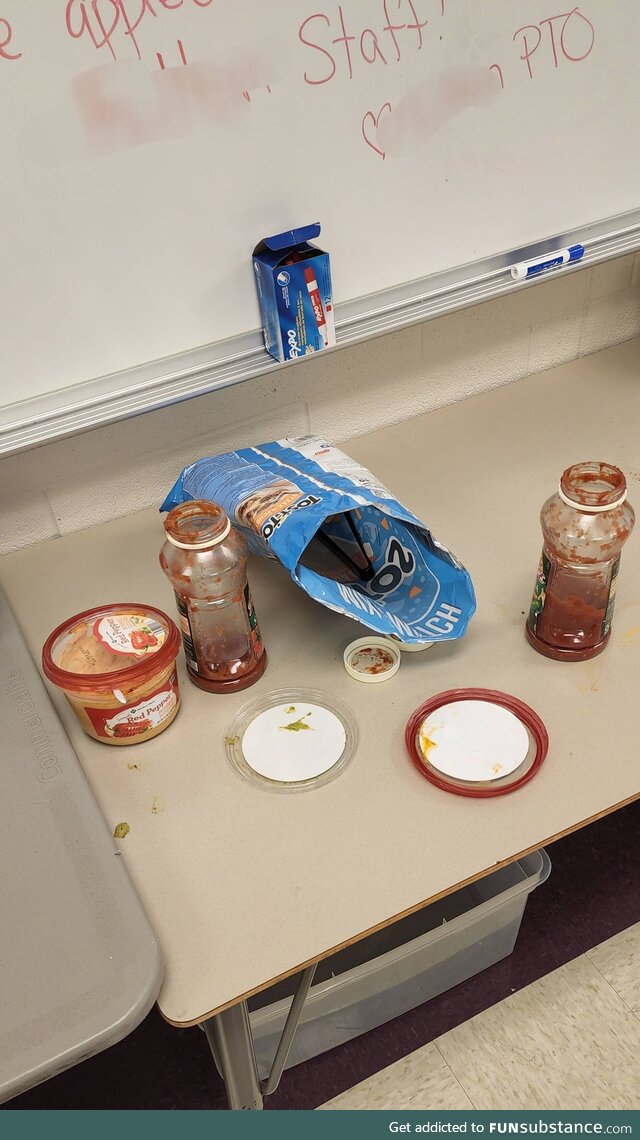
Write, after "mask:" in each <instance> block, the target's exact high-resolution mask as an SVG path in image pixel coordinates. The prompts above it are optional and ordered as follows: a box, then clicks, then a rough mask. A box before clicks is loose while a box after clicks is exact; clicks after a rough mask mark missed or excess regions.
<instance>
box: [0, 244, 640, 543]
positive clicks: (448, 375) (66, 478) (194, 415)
mask: <svg viewBox="0 0 640 1140" xmlns="http://www.w3.org/2000/svg"><path fill="white" fill-rule="evenodd" d="M638 335H640V254H635V255H628V256H626V257H622V258H618V259H617V260H615V261H611V262H606V263H604V264H602V265H599V266H596V267H595V268H593V269H586V268H585V269H582V270H579V271H577V272H572V273H571V274H570V275H568V276H566V277H560V276H558V277H555V278H554V279H552V280H546V281H539V282H537V283H536V284H535V285H534V286H532V287H529V288H527V289H523V290H520V291H519V292H517V293H514V295H513V296H510V297H507V298H502V299H500V300H497V301H489V302H486V303H485V304H482V305H478V306H476V307H474V308H471V309H465V310H463V311H462V312H459V313H454V314H452V315H451V316H446V317H440V318H438V319H437V320H432V321H428V322H426V323H425V324H422V325H415V326H413V327H411V328H408V329H405V330H403V331H401V332H396V333H389V334H388V335H386V336H384V337H379V338H377V339H376V340H373V341H369V342H367V343H364V344H361V345H356V346H354V347H352V348H344V349H340V350H338V351H334V352H330V353H327V354H319V355H318V356H316V357H312V358H309V359H307V360H304V361H299V362H297V363H296V364H295V365H292V366H290V367H287V368H283V369H278V370H276V371H274V372H273V373H272V374H270V375H268V376H263V377H260V378H258V379H256V380H249V381H246V382H245V383H243V384H240V385H237V386H236V387H233V388H226V389H223V390H222V391H219V392H212V393H211V394H210V395H208V396H200V397H198V398H196V399H193V400H189V401H187V402H185V403H183V404H178V405H175V406H173V407H172V408H168V409H164V410H162V411H157V412H149V413H147V414H146V415H144V416H140V417H138V418H135V419H131V420H127V421H125V422H123V423H121V424H114V425H111V426H110V427H104V428H97V429H96V430H94V431H91V432H85V433H84V434H82V435H78V436H74V437H73V438H71V439H67V440H61V441H59V442H56V443H50V444H45V445H43V446H42V447H38V448H35V449H33V450H31V451H28V452H23V453H21V454H19V455H16V456H9V457H7V458H4V459H2V460H0V553H8V552H9V551H11V550H16V549H18V548H19V547H21V546H27V545H29V544H30V543H34V542H39V541H41V540H43V539H47V538H51V537H56V536H58V535H61V534H66V533H68V532H69V531H74V530H80V529H82V528H84V527H87V526H91V525H93V524H94V523H99V522H103V521H106V520H107V519H111V518H116V517H117V516H120V515H125V514H129V513H131V512H133V511H136V510H140V509H142V508H143V507H148V506H153V505H159V503H160V501H161V499H162V498H163V497H164V494H165V493H166V491H167V490H168V489H169V487H170V486H171V484H172V483H173V482H174V480H175V478H176V476H177V475H178V473H179V471H180V470H181V468H182V467H183V466H185V464H187V463H190V462H192V461H193V460H195V459H198V458H199V457H200V456H202V455H207V454H208V455H215V454H217V453H219V452H222V451H227V450H229V449H230V448H232V447H234V446H241V445H246V444H251V443H259V442H264V441H266V440H270V439H277V438H278V437H280V436H282V435H285V434H292V433H297V434H300V433H303V432H307V431H310V430H313V431H315V432H318V433H320V434H323V435H326V436H328V437H329V439H331V440H333V441H334V442H336V443H338V442H340V441H341V440H344V439H348V438H349V437H351V436H354V435H362V434H363V433H365V432H367V431H372V430H373V429H375V428H377V427H381V426H383V425H384V424H386V423H392V422H399V421H401V420H403V419H408V418H409V417H411V416H413V415H415V414H416V413H417V412H423V411H427V410H429V409H432V408H437V407H441V406H443V405H444V404H451V403H454V402H455V401H457V400H462V399H464V398H465V397H466V396H470V395H472V394H473V393H476V392H481V391H484V390H485V389H488V388H493V387H497V386H498V385H501V384H508V383H509V382H510V381H512V380H518V379H520V378H521V377H523V376H526V375H528V374H530V373H534V372H541V371H543V370H544V369H546V368H551V367H553V366H555V365H557V364H562V363H564V362H566V361H569V360H574V359H576V358H577V357H579V356H586V355H587V354H588V353H591V352H595V351H596V350H598V349H600V348H606V347H608V346H609V345H612V344H617V343H619V342H620V341H623V340H628V339H630V338H631V337H634V336H638Z"/></svg>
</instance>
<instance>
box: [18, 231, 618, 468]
mask: <svg viewBox="0 0 640 1140" xmlns="http://www.w3.org/2000/svg"><path fill="white" fill-rule="evenodd" d="M577 242H580V243H581V244H582V245H584V247H585V254H584V257H583V258H582V259H581V260H580V261H578V262H576V263H575V265H571V264H568V265H566V266H563V267H560V268H558V269H551V270H549V271H547V272H545V273H543V274H541V275H540V276H536V277H533V278H530V279H528V280H524V281H515V280H514V279H513V277H512V275H511V266H512V265H514V264H516V263H518V262H521V261H528V260H530V259H543V258H544V257H545V256H548V255H549V254H550V253H551V252H553V251H554V250H558V249H563V248H566V247H568V246H570V245H573V244H575V243H577ZM637 249H640V210H636V211H632V212H631V213H627V214H621V215H619V216H618V217H614V218H608V219H606V220H604V221H601V222H595V223H593V224H591V225H588V226H584V227H582V228H581V229H580V230H576V231H572V232H570V233H565V234H560V235H556V236H555V237H554V238H550V239H547V240H545V241H539V242H536V243H534V244H532V245H530V246H526V247H522V248H520V249H516V250H510V251H509V252H507V253H502V254H498V255H496V256H494V257H489V258H485V259H483V260H480V261H476V262H471V263H469V264H467V265H464V266H460V267H458V268H455V269H450V270H446V271H443V272H441V273H436V274H433V275H431V276H429V277H424V278H421V279H419V280H416V281H411V282H408V283H406V284H404V285H396V286H393V287H392V288H389V289H384V290H382V291H381V292H379V293H372V294H370V295H369V296H367V297H359V298H356V299H355V300H352V301H345V302H343V303H342V304H336V340H337V344H336V346H335V348H331V349H328V350H327V351H329V352H337V351H339V350H340V348H344V347H346V346H347V345H352V344H357V343H359V342H361V341H365V340H369V339H371V338H373V337H376V336H381V335H383V334H384V333H389V332H394V331H396V330H398V329H401V328H406V327H407V326H408V325H412V324H417V323H419V322H421V321H427V320H431V319H433V318H434V317H439V316H444V315H446V314H447V313H452V312H455V311H457V310H459V309H463V308H467V307H469V306H470V305H477V304H479V303H480V302H481V301H489V300H492V299H494V298H496V297H501V296H504V295H506V294H511V293H514V292H515V291H519V290H520V289H523V288H524V289H529V288H531V287H532V286H533V285H538V284H540V283H542V282H544V281H549V280H554V279H557V276H558V274H559V273H560V274H562V276H563V277H564V276H565V275H566V274H568V273H575V272H579V271H581V270H582V269H585V268H588V267H590V266H593V265H596V264H597V263H599V262H601V261H607V260H610V259H612V258H615V257H621V256H622V255H623V254H627V253H633V252H634V251H635V250H637ZM310 366H312V358H310V359H307V360H297V361H289V362H287V363H286V364H278V363H277V362H276V361H274V360H272V359H271V357H270V356H268V355H267V353H266V352H265V349H264V346H263V340H262V333H261V332H260V331H259V330H257V329H256V330H253V331H251V332H247V333H243V334H242V335H240V336H236V337H232V338H230V339H229V340H224V341H219V342H217V343H215V344H210V345H204V346H203V347H201V348H197V349H192V350H190V351H188V352H183V353H179V354H177V355H175V356H170V357H165V358H164V359H162V360H155V361H151V362H149V363H147V364H142V365H138V366H136V367H133V368H129V369H126V370H124V371H122V372H116V373H112V374H111V375H108V376H102V377H99V378H98V379H95V380H89V381H86V382H84V383H81V384H75V385H74V386H73V387H70V388H66V389H64V388H62V389H58V390H57V391H55V392H50V393H48V394H47V395H44V396H37V397H33V398H32V399H29V400H24V401H21V402H16V403H13V404H9V405H7V406H5V407H4V408H1V409H0V455H8V454H11V453H12V452H18V451H24V450H26V449H28V448H31V447H36V446H38V445H39V444H43V443H48V442H50V441H52V440H54V439H61V438H63V437H65V436H70V435H75V434H76V433H78V432H82V431H87V430H89V429H91V428H96V427H102V426H104V425H105V424H109V423H115V422H116V421H118V420H123V419H128V418H130V417H131V416H137V415H142V414H143V413H145V412H150V411H154V410H157V409H159V408H165V407H168V406H170V405H171V404H175V403H178V402H180V401H182V400H188V399H192V398H193V397H194V396H201V395H204V394H205V393H207V392H213V391H215V390H216V389H218V388H226V387H229V386H230V385H232V384H240V383H242V382H243V381H245V380H251V379H252V378H254V377H256V376H262V375H264V374H265V373H268V372H273V371H274V370H276V369H279V368H292V367H295V368H304V367H310Z"/></svg>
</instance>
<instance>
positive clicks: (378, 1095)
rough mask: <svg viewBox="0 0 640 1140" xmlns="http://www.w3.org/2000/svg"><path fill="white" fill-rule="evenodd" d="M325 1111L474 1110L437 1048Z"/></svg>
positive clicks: (405, 1059) (341, 1098)
mask: <svg viewBox="0 0 640 1140" xmlns="http://www.w3.org/2000/svg"><path fill="white" fill-rule="evenodd" d="M320 1108H321V1109H325V1108H327V1109H337V1108H339V1109H357V1108H365V1109H426V1108H432V1109H439V1110H441V1111H447V1110H451V1109H472V1108H473V1105H472V1103H471V1101H470V1100H469V1097H468V1096H467V1094H466V1093H465V1092H464V1090H463V1089H462V1088H461V1087H460V1084H459V1083H458V1081H457V1080H456V1078H455V1077H454V1075H453V1073H452V1072H451V1069H450V1068H449V1066H448V1065H447V1064H446V1062H445V1061H443V1059H442V1056H441V1055H440V1053H439V1052H438V1050H437V1049H436V1047H435V1045H425V1046H424V1047H423V1048H422V1049H417V1050H416V1052H415V1053H410V1054H409V1056H408V1057H403V1059H402V1060H401V1061H396V1062H395V1064H393V1065H389V1067H388V1068H387V1069H383V1070H382V1072H381V1073H376V1074H375V1075H374V1076H373V1077H370V1078H369V1079H368V1080H366V1081H362V1082H361V1084H359V1085H355V1086H354V1087H353V1088H352V1089H348V1090H347V1092H344V1093H341V1094H340V1096H337V1097H335V1098H334V1099H333V1100H330V1101H328V1102H327V1103H326V1104H322V1105H320Z"/></svg>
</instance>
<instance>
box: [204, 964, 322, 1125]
mask: <svg viewBox="0 0 640 1140" xmlns="http://www.w3.org/2000/svg"><path fill="white" fill-rule="evenodd" d="M315 972H316V964H315V963H314V965H313V966H308V967H307V969H306V970H303V971H302V973H301V975H300V980H299V982H298V985H297V988H296V992H295V994H294V996H293V1001H292V1002H291V1006H290V1009H289V1013H288V1015H287V1020H286V1022H285V1026H284V1029H283V1031H282V1036H281V1038H280V1041H279V1043H278V1048H277V1049H276V1054H275V1057H274V1059H273V1064H272V1066H271V1072H270V1073H269V1076H268V1077H267V1078H266V1080H264V1081H261V1080H260V1077H259V1075H258V1066H257V1064H256V1054H255V1049H254V1047H253V1035H252V1033H251V1021H250V1019H249V1008H248V1006H247V1003H246V1001H241V1002H238V1004H237V1005H233V1006H231V1008H230V1009H225V1010H223V1011H222V1013H217V1014H216V1015H215V1017H210V1018H209V1020H208V1021H203V1022H202V1023H201V1025H200V1028H201V1029H202V1030H203V1031H204V1033H205V1035H206V1038H207V1041H208V1042H209V1048H210V1049H211V1052H212V1054H213V1059H214V1061H215V1064H216V1068H217V1070H218V1072H219V1073H220V1076H221V1077H222V1079H223V1081H224V1083H225V1088H226V1090H227V1097H228V1099H229V1108H249V1109H261V1108H263V1107H264V1105H263V1099H262V1098H263V1095H264V1096H267V1095H268V1094H269V1093H272V1092H275V1090H276V1089H277V1087H278V1085H279V1083H280V1077H281V1076H282V1073H283V1071H284V1067H285V1065H286V1063H287V1057H288V1056H289V1051H290V1049H291V1045H292V1043H293V1038H294V1034H295V1031H296V1029H297V1027H298V1023H299V1021H300V1015H301V1014H302V1007H303V1005H304V1003H305V1000H306V997H307V994H308V993H309V989H310V987H311V983H312V981H313V975H314V974H315Z"/></svg>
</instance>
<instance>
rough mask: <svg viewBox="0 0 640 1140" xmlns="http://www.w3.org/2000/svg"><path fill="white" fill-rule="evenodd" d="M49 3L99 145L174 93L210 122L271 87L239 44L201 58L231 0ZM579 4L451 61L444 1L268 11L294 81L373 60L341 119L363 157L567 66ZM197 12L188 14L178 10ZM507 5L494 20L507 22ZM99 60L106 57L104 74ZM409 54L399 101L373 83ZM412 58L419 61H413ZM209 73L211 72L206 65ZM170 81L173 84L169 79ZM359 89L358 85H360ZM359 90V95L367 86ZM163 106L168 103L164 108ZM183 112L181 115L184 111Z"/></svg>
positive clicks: (132, 137)
mask: <svg viewBox="0 0 640 1140" xmlns="http://www.w3.org/2000/svg"><path fill="white" fill-rule="evenodd" d="M48 2H49V3H50V4H51V5H52V7H53V6H54V5H56V4H57V6H58V9H59V12H58V16H57V24H58V30H59V34H60V36H61V37H68V38H69V39H70V40H72V41H74V43H75V45H76V48H77V53H78V76H79V79H78V80H77V82H75V84H72V86H73V103H74V107H75V110H76V112H77V114H78V117H79V120H80V122H81V124H82V128H83V130H84V132H85V135H86V141H87V143H88V144H92V143H95V141H96V138H98V137H99V138H100V139H102V141H104V140H105V138H106V137H107V135H108V137H109V142H110V145H111V148H112V149H113V148H115V149H122V148H125V147H127V146H133V145H137V144H138V143H140V142H149V141H151V142H152V141H154V139H156V138H157V139H159V138H161V137H163V134H164V133H165V132H163V129H162V121H163V117H166V116H167V114H169V111H168V108H169V105H170V104H171V103H173V104H175V101H176V98H177V94H176V92H177V91H178V87H177V86H176V72H177V71H178V69H183V71H182V78H181V79H180V80H179V98H180V100H181V101H182V102H183V104H184V102H185V100H186V101H187V102H190V103H191V111H192V112H193V110H194V109H195V110H196V111H197V113H198V115H199V117H200V120H202V119H204V120H205V121H207V122H208V123H209V124H210V125H212V126H215V124H216V122H219V121H220V113H221V106H222V104H224V107H225V108H227V109H228V107H229V105H230V102H231V103H233V100H234V99H235V100H236V101H237V102H241V101H244V102H245V103H249V104H251V102H252V98H255V95H256V92H257V91H258V90H260V91H262V92H263V93H267V94H269V93H271V91H272V90H273V88H274V85H275V84H276V83H277V82H278V69H277V68H274V72H273V75H272V74H271V73H270V72H269V69H268V66H265V61H264V60H260V59H258V61H257V62H256V60H255V59H253V60H252V59H251V58H250V53H245V56H244V64H243V66H242V67H237V68H236V71H235V72H234V71H233V69H232V68H231V67H228V68H226V69H225V68H224V67H223V68H221V67H220V65H219V64H218V65H217V67H215V68H214V67H213V66H212V65H211V63H209V64H206V62H203V60H202V58H201V57H202V45H203V44H204V45H206V42H207V32H208V31H209V32H210V33H211V34H213V27H212V19H213V18H214V13H215V12H220V10H222V9H224V8H225V7H227V8H228V11H229V12H232V11H233V5H234V0H48ZM5 3H8V0H5ZM590 3H591V4H592V3H593V0H587V3H586V4H585V5H584V7H583V6H582V5H581V6H576V7H574V8H571V9H568V10H566V11H562V12H553V13H549V14H547V15H545V16H544V17H543V18H540V17H538V18H537V21H536V22H533V23H529V24H524V25H521V26H514V27H513V28H507V29H506V33H505V39H504V41H503V42H504V44H505V45H506V46H505V49H504V55H503V56H502V57H501V58H499V59H495V58H487V59H486V60H484V61H477V60H474V62H473V63H470V62H469V61H468V60H469V55H468V53H464V52H461V59H464V61H465V62H461V63H460V64H459V65H457V66H452V65H451V62H450V59H449V62H448V65H447V66H439V61H438V51H439V46H440V45H441V44H443V42H446V38H447V30H448V28H449V27H450V24H451V13H452V12H454V10H455V8H456V4H455V0H371V3H367V4H366V5H365V4H362V3H358V2H357V0H342V3H330V2H329V0H316V2H315V3H311V2H310V3H309V4H308V5H307V4H303V3H300V2H299V0H295V2H291V3H287V2H286V0H281V2H280V4H278V5H276V6H275V8H274V12H275V14H276V18H277V17H280V18H281V19H282V42H283V44H285V47H286V50H287V52H288V54H289V58H290V60H291V61H292V63H293V68H294V70H295V76H296V81H297V82H299V83H301V84H303V85H304V86H305V87H306V88H311V89H313V90H314V91H316V92H317V93H318V98H320V97H321V92H322V90H323V88H325V87H327V86H331V85H335V84H336V83H339V82H344V81H346V82H348V83H349V84H351V83H353V84H354V85H356V84H358V82H359V80H360V79H362V78H363V77H364V76H366V75H371V73H372V71H375V72H376V73H377V75H378V76H379V84H378V90H379V93H380V97H379V101H377V103H376V104H375V105H367V103H366V101H364V100H366V98H367V96H366V95H364V94H363V104H362V107H361V117H360V122H359V123H355V122H354V123H353V124H352V127H353V129H354V131H357V134H358V136H359V138H360V141H361V143H363V144H364V145H366V147H368V148H369V153H370V155H371V158H372V161H379V160H381V159H382V160H384V159H387V158H394V157H395V156H398V155H402V154H405V153H407V151H408V150H411V149H412V148H414V147H415V146H417V145H418V144H420V143H422V144H423V143H424V141H425V140H426V139H428V138H429V137H431V136H432V135H433V134H434V133H436V132H437V131H439V130H441V129H442V128H443V127H444V126H446V124H447V122H448V121H449V120H450V119H451V118H453V117H454V116H455V115H457V114H459V113H460V112H461V111H463V110H465V109H466V108H467V107H472V106H482V105H488V104H489V103H491V102H493V101H494V100H496V99H499V98H501V97H503V96H502V93H503V92H505V91H508V90H509V88H510V86H512V85H515V84H521V83H523V82H525V83H531V82H533V83H536V82H540V81H544V76H545V75H547V74H548V72H549V69H553V70H556V69H559V68H565V67H573V66H575V65H579V64H580V63H582V62H583V61H584V60H586V59H587V58H588V56H589V55H590V54H591V52H592V50H593V48H594V44H595V43H596V27H595V24H594V21H593V19H592V18H591V16H590V14H589V7H590ZM2 7H3V0H0V75H1V74H2V72H3V71H4V69H5V68H16V67H23V66H24V65H25V61H27V60H28V58H29V43H28V40H27V38H26V33H25V34H24V35H23V34H22V32H21V27H20V16H19V11H20V10H19V9H16V11H17V12H18V15H15V16H13V17H11V18H10V16H9V14H8V13H5V14H3V13H2ZM194 13H197V14H198V15H197V19H196V18H192V17H191V16H189V19H188V20H185V16H186V15H187V14H194ZM508 19H509V17H508V15H506V16H505V20H506V22H507V23H508ZM159 30H162V33H163V35H164V40H163V44H166V34H167V32H170V33H171V36H173V34H174V32H175V41H173V39H172V40H171V42H172V43H175V48H173V49H172V51H171V52H168V51H167V49H166V46H164V47H163V50H162V51H159V50H157V45H156V44H154V36H155V35H157V34H158V31H159ZM123 60H126V61H127V62H128V65H129V68H128V71H127V75H128V76H130V64H131V61H136V62H137V64H138V65H139V66H140V68H144V69H146V71H147V73H152V74H153V73H157V72H166V73H171V77H169V74H167V77H166V84H167V85H166V87H165V88H164V89H162V91H161V90H160V88H159V86H158V85H157V84H156V85H155V86H154V87H153V90H152V93H151V102H152V104H153V103H154V101H155V104H154V105H153V106H152V107H151V110H150V96H149V90H148V89H147V90H145V93H144V96H143V95H142V94H141V90H142V89H141V88H140V86H139V85H138V86H136V84H135V83H134V84H133V85H131V83H128V84H125V86H124V87H123V86H122V84H121V83H120V78H121V75H122V74H123V72H122V70H120V71H118V69H117V65H118V63H119V62H121V61H123ZM105 63H111V64H112V65H114V68H113V69H112V72H111V73H110V74H108V73H107V70H106V69H105V66H104V65H105ZM407 64H411V65H412V66H411V74H412V76H414V77H415V82H413V85H412V86H410V87H409V89H408V91H407V93H406V94H404V95H403V96H402V97H401V98H400V99H399V100H397V101H396V100H394V98H393V97H392V95H391V94H390V93H387V92H385V73H387V74H388V73H389V72H390V71H391V70H392V69H394V68H396V67H397V66H398V65H407ZM418 65H419V67H418ZM214 72H216V74H214ZM169 84H173V86H171V87H170V86H169ZM368 89H369V90H370V85H369V87H368ZM368 98H369V101H371V97H370V95H369V97H368ZM172 113H173V114H175V108H174V111H173V112H172ZM192 118H193V115H192Z"/></svg>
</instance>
